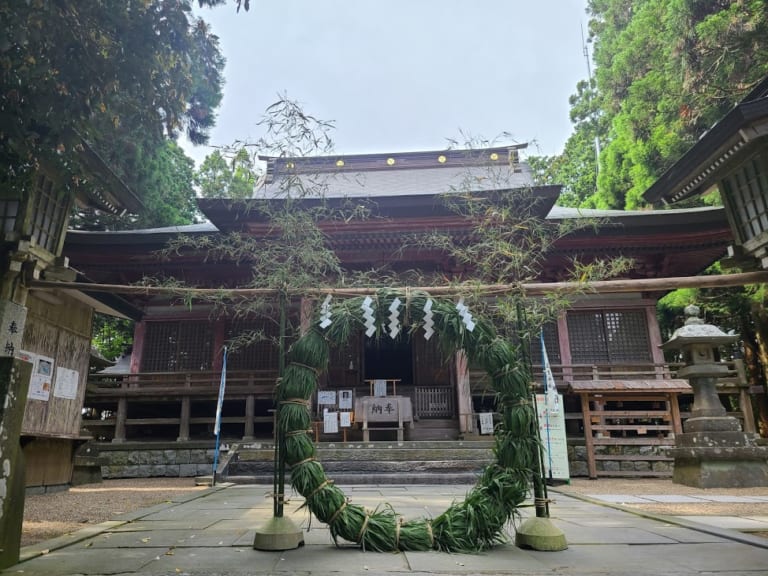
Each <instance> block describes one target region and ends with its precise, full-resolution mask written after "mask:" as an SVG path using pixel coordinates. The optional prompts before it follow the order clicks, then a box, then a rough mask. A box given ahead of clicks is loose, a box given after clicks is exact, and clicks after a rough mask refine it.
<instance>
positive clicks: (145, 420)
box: [64, 145, 752, 477]
mask: <svg viewBox="0 0 768 576" xmlns="http://www.w3.org/2000/svg"><path fill="white" fill-rule="evenodd" d="M521 148H523V146H519V145H514V146H501V147H493V148H484V149H477V150H443V151H427V152H405V153H389V154H362V155H333V156H324V157H308V158H273V157H269V158H266V157H265V158H262V160H264V161H265V162H266V164H267V171H266V175H265V178H264V179H263V181H262V182H260V183H259V185H258V187H257V189H256V191H255V194H254V198H253V199H252V200H250V201H245V202H242V201H234V200H229V199H199V200H198V204H199V207H200V210H201V211H202V213H203V214H204V215H205V217H206V218H207V222H206V223H204V224H195V225H189V226H179V227H172V228H160V229H149V230H132V231H110V232H92V231H70V232H69V233H68V234H67V238H66V243H65V246H64V254H65V255H66V256H67V257H68V258H69V260H70V265H71V267H72V268H74V269H76V270H77V271H78V272H79V273H80V274H81V280H83V281H84V290H86V291H87V283H96V284H112V285H131V284H137V283H140V282H142V280H143V279H145V278H149V277H151V278H166V279H168V278H173V279H177V280H178V281H181V282H183V283H185V285H188V286H194V287H207V288H238V287H244V286H246V285H248V284H249V282H250V281H251V277H250V274H251V271H250V268H249V266H248V265H247V263H245V262H238V261H237V260H236V259H235V257H232V258H226V257H222V258H210V257H209V256H210V255H208V254H206V253H205V252H202V251H194V250H182V251H179V252H178V253H173V254H166V255H164V256H163V257H160V256H158V252H159V251H161V250H162V249H163V248H164V247H166V246H167V243H168V242H169V241H170V240H172V239H174V238H175V237H177V236H178V235H180V234H184V235H188V236H190V237H195V238H202V237H206V236H207V237H213V236H222V235H226V234H229V233H234V232H236V233H242V234H248V235H251V236H253V237H255V238H264V237H266V236H268V235H269V234H270V233H271V232H270V226H271V223H270V222H269V221H268V220H267V219H265V218H264V217H263V216H260V215H259V214H260V213H259V212H258V211H256V210H253V209H252V205H251V204H250V202H261V201H264V200H267V201H269V202H281V201H282V200H281V199H282V198H284V195H285V194H286V193H287V192H289V191H290V190H297V189H298V190H302V194H300V195H299V196H298V197H297V198H296V200H295V201H296V202H298V203H303V204H304V205H312V204H313V203H315V204H316V203H318V202H319V201H320V200H319V199H318V197H319V196H321V197H322V198H323V199H324V200H323V201H324V202H326V203H328V204H329V205H331V206H337V207H344V206H349V205H350V204H351V205H355V206H357V205H359V206H360V207H363V208H364V209H365V210H366V211H367V213H368V216H367V217H366V218H365V219H360V220H354V219H353V220H349V221H340V220H328V221H325V222H320V228H321V230H322V231H323V233H324V235H325V238H326V241H327V245H328V246H329V247H331V248H332V249H333V251H334V252H335V254H336V255H337V257H338V258H339V260H340V263H341V265H342V266H343V267H344V268H345V269H347V270H371V269H385V270H387V272H388V273H389V274H391V275H394V276H395V277H398V278H403V279H405V278H408V277H410V276H409V275H410V274H412V273H413V272H414V271H415V272H417V273H418V274H422V275H424V276H428V277H430V278H435V277H442V278H444V279H445V283H448V282H451V281H458V280H466V279H468V278H471V277H472V266H471V265H469V264H467V263H462V262H457V261H456V260H455V259H454V258H452V257H451V256H450V254H448V253H446V251H445V250H442V249H439V248H437V247H431V248H430V247H428V246H427V245H426V244H420V243H419V242H417V241H413V240H411V241H409V242H407V243H405V245H404V242H403V240H404V238H406V237H407V238H409V239H414V238H418V237H419V236H426V235H427V234H432V233H435V232H439V233H442V234H447V235H450V236H451V237H452V238H454V239H457V238H458V239H465V240H466V239H471V236H472V226H473V224H472V222H471V221H470V219H469V218H467V217H466V216H462V215H460V214H458V213H457V212H456V211H455V210H452V209H451V207H450V205H449V204H450V202H446V200H449V201H450V200H460V201H471V199H472V198H473V197H480V196H483V197H489V196H492V195H494V194H497V195H500V196H505V197H509V196H512V197H515V196H516V195H519V196H520V197H523V196H524V197H526V198H528V199H529V203H528V204H527V206H528V208H527V209H529V210H531V214H533V216H534V217H535V218H537V219H540V220H541V222H544V223H547V222H549V223H559V222H569V221H571V222H577V221H580V220H584V219H588V220H589V221H590V222H592V223H593V224H592V225H590V226H586V227H575V229H574V231H573V232H572V233H570V234H567V235H565V236H563V237H561V238H559V239H557V240H556V242H555V244H554V247H553V249H552V250H550V251H549V252H548V253H547V255H546V260H545V261H544V262H543V265H542V266H541V267H540V270H538V271H537V274H536V277H535V278H532V279H527V281H531V280H532V281H535V282H539V283H544V282H547V283H548V282H558V281H563V280H567V279H568V272H569V267H570V262H571V261H572V259H573V258H579V259H580V260H582V261H585V262H589V261H592V260H594V259H599V258H613V257H625V258H629V259H631V261H632V265H631V267H630V269H629V270H628V271H627V272H626V273H625V274H624V276H623V278H624V279H625V280H629V281H632V280H641V279H661V278H670V277H689V276H695V275H697V274H700V273H701V272H702V271H704V270H705V269H706V268H707V267H708V266H709V265H710V264H712V263H713V262H715V261H717V260H718V259H720V258H721V257H722V256H723V255H724V254H725V253H726V249H727V247H728V246H729V243H730V242H731V240H732V236H731V232H730V229H729V225H728V219H727V217H726V214H725V212H724V209H723V208H721V207H707V208H694V209H676V210H664V211H612V210H577V209H573V208H564V207H560V206H557V204H556V202H557V198H558V195H559V192H560V187H559V186H536V185H534V183H533V179H532V175H531V170H530V167H529V166H528V165H527V164H526V163H525V162H524V161H522V160H521V158H520V156H519V154H520V149H521ZM318 190H319V191H320V192H317V191H318ZM516 280H518V279H517V278H508V279H507V281H508V282H510V283H512V282H515V281H516ZM406 282H407V281H406V280H403V285H404V284H405V283H406ZM666 291H667V290H664V289H658V290H655V291H646V290H644V289H643V288H642V287H638V288H637V289H636V290H633V289H631V288H630V289H629V290H628V291H624V292H622V293H620V294H618V293H611V294H606V293H589V292H587V293H584V294H582V295H580V296H579V297H578V298H577V300H576V301H575V302H574V304H573V305H572V306H571V307H570V308H569V309H568V310H566V311H563V312H561V313H560V314H559V317H558V318H557V319H556V321H553V322H551V323H549V324H547V325H546V326H545V327H544V341H545V345H546V350H547V353H548V357H549V361H550V363H551V366H552V369H553V372H554V375H555V379H556V383H557V387H558V390H559V391H560V392H561V393H562V394H563V395H564V406H565V420H566V424H565V426H566V431H567V435H568V441H569V443H573V444H574V446H585V447H586V450H587V451H588V452H590V454H589V463H588V466H587V465H586V463H585V464H584V466H580V465H579V466H572V472H573V473H574V475H579V474H583V475H586V474H588V475H590V476H593V477H594V476H597V475H609V474H610V475H640V474H644V475H659V476H664V475H669V474H670V471H669V461H668V459H667V458H665V456H664V453H663V447H664V446H668V445H673V444H674V434H675V432H676V431H679V430H680V423H681V420H682V419H684V418H685V412H686V402H687V401H688V400H687V399H688V398H689V397H690V390H689V389H688V387H687V385H686V384H685V383H681V381H679V380H677V379H675V378H674V366H670V364H669V363H668V362H666V361H665V359H664V357H663V354H662V351H661V349H660V348H659V345H660V344H661V343H662V341H663V340H664V336H663V335H662V334H661V333H660V329H659V324H658V321H657V317H656V303H657V300H658V299H659V298H660V297H661V296H663V294H664V293H665V292H666ZM122 297H123V298H125V299H126V300H127V301H128V302H129V303H130V305H131V306H133V308H134V310H135V311H136V312H137V316H138V317H140V320H139V321H138V322H137V323H136V327H135V336H134V345H133V349H132V352H131V354H130V358H129V360H128V361H127V363H126V364H125V366H124V369H123V370H122V371H121V373H118V374H115V373H114V372H115V371H114V370H113V371H112V373H108V374H101V375H92V376H91V378H90V381H89V385H88V391H87V394H86V400H85V407H86V409H87V411H88V413H89V414H91V415H94V416H95V417H94V418H92V419H84V420H83V426H84V427H85V428H86V429H87V430H89V431H90V433H91V434H92V435H93V436H94V437H95V438H96V439H98V440H100V441H103V442H110V443H121V442H153V441H158V440H164V441H180V442H187V441H194V440H208V441H210V439H211V438H212V436H211V431H212V426H213V422H214V415H215V412H216V401H217V395H218V385H219V379H220V372H221V369H222V349H223V346H224V345H225V344H226V343H227V342H228V341H229V340H230V338H232V337H233V336H235V335H237V334H238V333H241V332H242V331H243V330H251V331H254V332H258V333H259V334H261V335H262V336H264V337H265V338H262V339H259V340H256V341H254V342H252V343H251V344H250V345H248V346H246V347H241V348H239V349H237V350H236V351H234V352H233V353H232V354H230V355H229V356H228V360H227V394H226V397H225V400H224V405H223V412H222V414H223V418H222V423H223V424H222V437H223V438H226V439H228V440H230V441H238V442H252V441H255V440H258V439H268V438H271V437H272V434H273V409H274V403H273V391H274V386H275V382H276V379H277V376H278V370H279V359H278V352H277V348H276V347H275V345H274V342H273V338H274V337H276V336H277V332H276V331H277V324H276V322H275V318H274V313H273V314H272V315H264V316H262V317H256V316H250V317H249V316H237V317H235V316H232V315H227V314H222V313H220V312H219V311H218V310H216V309H214V306H213V305H212V304H210V303H206V302H202V301H201V302H194V301H193V302H192V303H191V304H190V303H189V302H187V303H185V302H184V301H183V299H180V298H179V297H178V296H173V295H168V294H165V295H161V294H156V293H134V294H130V295H128V294H124V295H122ZM321 300H322V298H318V297H317V296H313V297H303V298H296V299H295V300H294V301H292V302H290V307H289V316H290V320H291V324H292V325H293V326H294V327H298V326H300V324H301V322H302V310H305V311H306V310H307V309H309V307H310V306H312V307H317V306H319V304H320V301H321ZM304 321H306V319H305V320H304ZM531 348H532V350H531V358H532V362H533V369H534V377H535V378H536V379H537V381H538V382H541V345H540V344H539V341H538V340H534V341H533V342H532V345H531ZM382 382H383V383H384V384H383V386H384V389H383V390H381V389H379V390H378V391H377V394H379V393H381V392H383V394H384V395H392V396H397V397H399V398H404V399H407V403H408V412H407V415H406V419H407V420H408V422H407V425H406V426H405V429H404V430H402V429H398V430H392V431H389V430H370V431H369V430H365V431H364V430H362V428H361V426H360V425H359V424H360V415H359V414H357V415H355V414H353V415H351V420H352V425H351V426H350V427H349V429H346V428H345V429H344V430H343V438H342V435H341V431H340V432H339V433H338V434H324V433H323V429H322V427H318V428H317V430H316V431H317V435H318V439H320V440H334V441H343V440H348V441H362V440H363V439H364V433H365V439H367V440H369V441H377V440H390V441H392V440H398V439H400V438H402V439H403V440H404V441H406V442H407V441H415V440H457V439H460V438H462V439H470V438H476V437H479V436H480V428H479V415H480V414H481V413H487V412H488V411H489V410H492V402H491V399H490V398H489V394H488V392H487V390H486V385H485V382H484V378H483V375H482V374H481V373H480V372H478V371H475V370H474V369H473V367H472V366H471V365H468V363H467V362H466V360H465V358H464V357H463V355H461V354H454V355H452V356H451V357H449V358H444V357H442V355H441V353H440V350H439V348H438V345H437V342H436V339H429V340H427V339H425V338H424V337H422V336H421V335H420V334H419V335H417V334H415V333H414V334H413V335H411V336H408V334H407V333H406V332H405V331H404V332H403V334H402V335H401V337H399V338H398V339H394V340H393V339H391V338H386V337H385V338H379V339H376V340H373V339H370V338H366V337H365V335H364V334H363V333H362V331H361V333H360V334H357V335H355V336H354V337H353V338H352V339H351V340H350V341H349V342H348V343H347V344H346V345H345V346H343V347H340V348H337V349H335V350H334V351H333V356H332V359H331V363H330V366H329V368H328V370H327V372H326V373H325V374H323V375H322V376H321V379H320V385H319V386H320V389H319V390H318V397H317V398H316V399H315V400H316V402H315V404H314V406H313V407H312V411H313V415H314V416H315V418H316V420H317V421H318V422H320V421H322V417H323V411H324V404H322V403H320V402H319V400H320V397H322V398H323V400H322V401H323V402H327V401H329V400H328V399H333V400H334V402H339V401H341V399H342V397H344V399H345V401H346V399H347V395H348V394H350V393H351V396H352V397H353V398H354V399H355V400H357V399H362V398H364V397H369V396H374V395H376V394H374V386H378V387H380V386H381V385H382ZM329 392H331V393H333V394H329ZM342 393H343V394H342ZM352 406H355V404H352ZM334 408H340V407H339V406H334ZM751 418H752V417H751V415H749V417H748V418H746V420H751ZM398 428H402V423H401V425H400V426H399V427H398ZM607 447H610V450H609V449H608V448H607ZM640 447H648V449H647V450H646V452H645V453H646V454H647V455H650V458H644V459H643V464H642V465H639V464H636V463H635V461H636V460H638V458H637V457H636V456H637V454H638V450H639V448H640ZM609 453H610V454H609ZM611 455H612V456H613V458H612V457H611ZM611 460H612V461H611ZM574 464H575V463H574Z"/></svg>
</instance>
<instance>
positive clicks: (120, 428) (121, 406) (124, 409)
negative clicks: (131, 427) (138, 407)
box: [112, 382, 128, 443]
mask: <svg viewBox="0 0 768 576" xmlns="http://www.w3.org/2000/svg"><path fill="white" fill-rule="evenodd" d="M126 386H128V383H127V382H124V383H123V384H122V387H126ZM127 418H128V399H127V398H125V397H122V398H118V400H117V414H115V435H114V436H113V437H112V442H115V443H120V442H125V421H126V419H127Z"/></svg>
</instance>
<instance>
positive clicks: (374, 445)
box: [216, 440, 493, 484]
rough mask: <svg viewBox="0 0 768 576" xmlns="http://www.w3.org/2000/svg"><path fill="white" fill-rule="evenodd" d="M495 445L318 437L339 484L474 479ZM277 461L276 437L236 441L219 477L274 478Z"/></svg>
mask: <svg viewBox="0 0 768 576" xmlns="http://www.w3.org/2000/svg"><path fill="white" fill-rule="evenodd" d="M492 446H493V442H492V441H489V440H468V441H461V440H454V441H447V440H419V441H406V442H386V441H385V442H381V441H380V442H366V443H362V442H320V443H319V444H318V445H317V459H318V460H319V461H320V462H321V463H322V465H323V468H324V470H325V472H326V474H327V476H328V477H329V478H331V479H333V480H334V482H336V483H337V484H424V483H429V484H461V483H474V482H475V481H476V479H477V476H478V474H479V473H480V472H481V471H482V469H483V468H484V467H485V465H486V464H488V463H489V462H491V461H492V459H493V455H492V453H491V447H492ZM273 466H274V450H273V444H272V443H264V442H262V443H253V444H240V445H235V444H232V445H231V446H230V449H229V452H228V453H227V454H226V456H225V457H224V458H223V459H222V461H221V462H220V465H219V466H218V469H217V474H216V476H217V481H226V482H234V483H241V484H271V483H272V471H273ZM287 475H288V479H287V480H286V481H289V478H290V471H287Z"/></svg>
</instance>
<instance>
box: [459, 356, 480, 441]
mask: <svg viewBox="0 0 768 576" xmlns="http://www.w3.org/2000/svg"><path fill="white" fill-rule="evenodd" d="M454 366H455V369H456V404H457V407H458V412H459V433H460V434H472V433H474V432H475V419H474V417H473V409H472V387H471V384H470V381H469V360H468V358H467V354H466V352H464V350H457V351H456V354H455V356H454Z"/></svg>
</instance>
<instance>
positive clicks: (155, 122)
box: [0, 0, 224, 221]
mask: <svg viewBox="0 0 768 576" xmlns="http://www.w3.org/2000/svg"><path fill="white" fill-rule="evenodd" d="M216 3H217V2H214V1H203V2H201V4H210V5H212V4H216ZM0 18H1V19H2V21H3V27H2V30H0V160H1V162H0V163H1V164H2V166H3V168H2V171H3V180H5V181H6V182H7V183H8V184H9V185H10V186H14V187H16V188H17V189H19V190H22V185H21V184H20V182H21V180H20V177H21V176H23V175H24V173H25V172H26V171H28V170H30V169H34V168H35V167H36V166H37V165H38V164H42V165H44V166H46V167H47V168H49V170H51V171H53V172H55V173H57V174H59V175H60V176H61V177H62V184H65V185H69V186H70V187H71V188H74V187H76V186H89V185H90V182H89V176H90V175H91V173H90V172H89V169H88V167H86V166H84V165H81V164H80V154H79V148H78V147H79V145H80V138H84V139H85V140H86V141H88V142H89V143H90V144H91V145H92V146H93V147H94V149H95V150H96V151H97V152H98V153H99V154H101V155H102V156H103V157H104V159H105V160H106V161H107V163H108V164H109V165H110V166H111V167H112V168H113V169H114V170H115V171H116V173H117V174H118V175H119V176H120V177H122V178H123V180H124V181H125V182H126V183H127V184H128V185H129V186H130V187H132V188H133V189H134V190H136V191H137V192H138V193H139V194H140V195H141V194H142V193H143V192H144V190H146V188H145V187H144V186H143V185H144V184H147V182H148V181H150V182H151V178H150V176H149V174H148V172H152V171H157V170H161V169H162V164H163V163H164V162H167V161H169V159H168V158H163V156H164V155H167V154H169V153H171V154H172V153H173V152H169V150H168V147H167V144H166V140H167V139H173V138H175V137H176V136H177V135H178V134H179V133H181V132H184V133H186V135H187V136H188V138H189V139H190V140H191V141H192V142H195V143H202V142H205V141H206V139H207V137H208V130H209V129H210V128H211V127H212V126H213V124H214V120H215V115H214V110H215V108H216V107H217V106H218V104H219V102H220V100H221V84H222V76H221V74H222V70H223V66H224V60H223V58H222V56H221V54H220V52H219V47H218V39H217V38H216V36H214V35H213V34H211V32H210V31H209V29H208V26H207V24H206V23H205V22H204V21H202V20H199V19H196V18H194V17H193V16H192V13H191V2H189V1H164V0H151V1H147V2H121V1H115V0H96V1H93V2H47V1H43V0H31V1H28V2H23V1H19V0H0ZM153 163H156V165H155V166H152V164H153ZM145 164H149V165H148V166H146V168H142V169H138V170H137V166H139V165H141V166H142V167H143V166H144V165H145ZM162 184H163V183H160V182H158V186H157V188H155V189H153V190H151V191H150V193H149V196H150V197H149V198H145V200H147V203H148V204H149V205H150V209H156V208H157V204H156V202H155V199H156V198H159V197H160V195H161V194H164V193H167V190H162V191H161V190H160V188H161V185H162ZM22 193H23V190H22ZM173 193H174V194H175V193H176V191H173ZM153 194H154V195H155V196H156V198H153V197H152V195H153ZM171 201H173V202H176V201H177V198H176V197H173V198H171ZM187 206H188V202H186V201H185V202H183V203H182V206H181V207H180V212H181V213H185V212H188V208H187ZM163 209H164V210H166V209H167V207H164V208H163ZM187 216H188V214H187V215H186V216H184V217H187ZM150 218H152V216H150ZM179 218H182V216H181V215H179V214H174V215H171V216H170V221H173V220H174V219H179ZM182 219H183V218H182Z"/></svg>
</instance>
